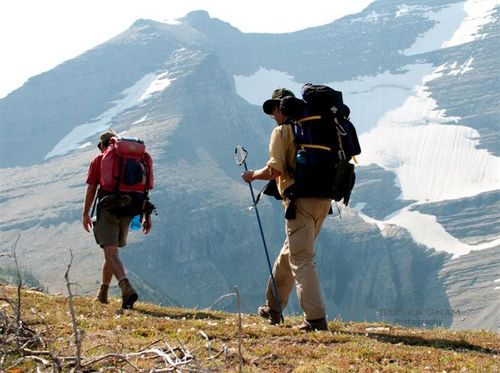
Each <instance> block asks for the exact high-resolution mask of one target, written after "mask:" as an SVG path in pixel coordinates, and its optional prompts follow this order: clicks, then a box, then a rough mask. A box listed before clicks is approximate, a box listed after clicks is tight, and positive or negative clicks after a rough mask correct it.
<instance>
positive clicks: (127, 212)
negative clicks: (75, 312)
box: [82, 130, 154, 309]
mask: <svg viewBox="0 0 500 373" xmlns="http://www.w3.org/2000/svg"><path fill="white" fill-rule="evenodd" d="M98 148H99V150H100V151H101V153H100V154H98V155H97V156H96V157H95V158H94V159H93V160H92V162H91V163H90V166H89V170H88V174H87V180H86V183H87V190H86V193H85V200H84V207H83V215H82V222H83V228H84V229H85V230H86V231H87V232H90V230H91V229H92V230H93V232H94V237H95V240H96V242H97V244H98V245H100V246H101V248H102V249H103V252H104V264H103V268H102V282H101V286H100V288H99V292H98V293H97V297H96V300H97V301H99V302H101V303H105V304H106V303H108V290H109V285H110V283H111V280H112V278H113V276H114V277H115V278H116V279H117V280H118V285H119V287H120V289H121V293H122V308H123V309H131V308H133V306H134V303H135V302H136V301H137V299H138V295H137V292H136V291H135V290H134V288H133V287H132V285H131V284H130V281H129V279H128V278H127V276H126V274H125V269H124V267H123V264H122V262H121V260H120V257H119V255H118V248H120V247H124V246H125V245H126V244H127V235H128V232H129V225H130V223H131V221H132V220H133V219H134V222H135V221H136V220H138V221H139V222H140V224H141V225H142V231H143V232H144V234H148V233H149V232H150V231H151V228H152V218H151V215H152V211H153V210H154V205H153V204H152V203H151V202H149V198H148V192H149V191H150V190H151V189H152V188H153V161H152V159H151V156H150V155H149V153H148V152H147V151H146V150H145V146H144V143H143V142H142V141H141V140H139V139H124V138H120V137H119V136H118V135H117V134H115V133H114V132H113V131H111V130H108V131H106V132H104V133H102V134H101V135H100V137H99V144H98ZM93 202H94V203H93ZM96 202H97V204H96ZM96 207H97V208H96ZM91 208H92V212H91ZM94 210H95V211H96V216H95V221H93V220H94V219H93V218H92V217H91V215H93V213H94Z"/></svg>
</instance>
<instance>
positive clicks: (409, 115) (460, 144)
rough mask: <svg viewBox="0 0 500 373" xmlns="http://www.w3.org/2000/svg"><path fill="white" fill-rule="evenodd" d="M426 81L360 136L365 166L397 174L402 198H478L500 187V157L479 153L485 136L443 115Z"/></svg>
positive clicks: (423, 199) (430, 76)
mask: <svg viewBox="0 0 500 373" xmlns="http://www.w3.org/2000/svg"><path fill="white" fill-rule="evenodd" d="M441 71H442V67H439V68H437V69H436V71H435V72H434V73H432V74H430V75H428V76H425V77H424V78H423V79H422V84H421V85H418V86H416V87H415V89H414V91H413V94H412V95H411V96H409V97H408V98H407V99H406V101H405V102H404V103H403V105H402V106H401V107H399V108H397V109H395V110H391V111H389V112H387V113H385V114H384V115H383V116H382V117H381V118H380V119H379V121H378V125H377V128H375V129H373V130H371V131H370V132H368V133H365V134H362V135H361V136H360V141H361V144H362V147H363V156H362V157H360V162H361V164H370V163H375V164H377V165H379V166H381V167H383V168H385V169H388V170H391V171H394V172H395V173H396V175H397V177H398V181H399V184H400V187H401V190H402V196H401V198H403V199H407V200H418V201H422V202H429V201H432V202H436V201H443V200H449V199H456V198H462V197H468V196H474V195H477V194H479V193H483V192H486V191H490V190H496V189H498V188H499V187H500V175H499V174H498V172H497V171H498V170H499V169H500V158H498V157H495V156H493V155H491V154H490V153H488V151H487V150H485V149H478V148H477V145H478V142H479V140H478V139H479V133H478V132H477V131H476V130H474V129H472V128H469V127H467V126H466V125H446V123H456V122H458V121H459V120H460V118H457V117H447V116H446V113H445V112H444V111H443V110H438V108H437V104H436V102H435V101H434V100H433V99H432V98H431V97H430V94H429V92H428V91H427V88H426V86H425V83H426V82H428V81H430V80H432V79H435V78H436V77H437V76H439V75H440V74H441Z"/></svg>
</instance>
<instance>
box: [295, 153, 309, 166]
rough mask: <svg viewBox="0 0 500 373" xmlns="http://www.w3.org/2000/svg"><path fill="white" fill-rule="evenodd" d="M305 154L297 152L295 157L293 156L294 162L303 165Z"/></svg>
mask: <svg viewBox="0 0 500 373" xmlns="http://www.w3.org/2000/svg"><path fill="white" fill-rule="evenodd" d="M306 156H307V155H306V152H305V150H299V151H298V152H297V155H296V156H295V161H296V162H297V163H298V164H305V163H306Z"/></svg>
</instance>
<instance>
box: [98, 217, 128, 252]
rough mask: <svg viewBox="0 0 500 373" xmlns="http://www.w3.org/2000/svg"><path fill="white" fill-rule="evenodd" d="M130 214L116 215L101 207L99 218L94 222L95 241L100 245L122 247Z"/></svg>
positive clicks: (125, 241) (125, 239)
mask: <svg viewBox="0 0 500 373" xmlns="http://www.w3.org/2000/svg"><path fill="white" fill-rule="evenodd" d="M131 220H132V217H131V216H116V215H113V214H112V213H110V212H109V211H108V210H105V209H101V211H99V218H98V219H97V220H96V222H95V223H94V237H95V241H96V242H97V244H98V245H100V246H101V247H103V246H116V247H124V246H125V245H126V244H127V235H128V228H129V225H130V221H131Z"/></svg>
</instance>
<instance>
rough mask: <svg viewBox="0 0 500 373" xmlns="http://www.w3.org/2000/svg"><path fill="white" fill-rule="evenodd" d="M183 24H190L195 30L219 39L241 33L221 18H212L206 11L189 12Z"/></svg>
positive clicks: (183, 19)
mask: <svg viewBox="0 0 500 373" xmlns="http://www.w3.org/2000/svg"><path fill="white" fill-rule="evenodd" d="M181 21H183V22H187V23H189V24H190V25H191V26H192V27H193V28H195V29H197V30H198V31H201V32H203V33H205V34H207V35H209V36H212V37H214V36H216V37H217V38H218V39H221V38H223V37H226V38H227V36H228V33H229V32H231V33H235V32H237V33H239V32H240V31H239V30H238V29H237V28H236V27H234V26H232V25H231V24H230V23H228V22H224V21H222V20H220V19H219V18H212V17H210V14H208V12H207V11H206V10H195V11H192V12H189V13H188V14H187V15H186V16H185V17H184V18H182V19H181Z"/></svg>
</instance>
